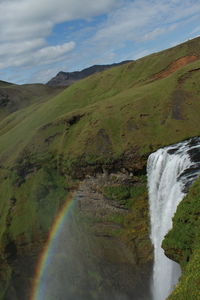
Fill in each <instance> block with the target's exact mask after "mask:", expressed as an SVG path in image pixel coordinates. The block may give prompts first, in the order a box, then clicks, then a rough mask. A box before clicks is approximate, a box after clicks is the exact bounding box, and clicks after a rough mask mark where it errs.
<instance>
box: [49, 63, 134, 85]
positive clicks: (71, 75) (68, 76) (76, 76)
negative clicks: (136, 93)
mask: <svg viewBox="0 0 200 300" xmlns="http://www.w3.org/2000/svg"><path fill="white" fill-rule="evenodd" d="M129 62H131V60H127V61H122V62H120V63H116V64H111V65H94V66H92V67H89V68H86V69H83V70H82V71H75V72H63V71H61V72H59V73H58V74H57V75H56V76H55V77H53V78H52V79H51V80H49V81H48V82H47V85H49V86H69V85H71V84H72V83H74V82H76V81H78V80H80V79H83V78H86V77H88V76H90V75H92V74H94V73H98V72H102V71H104V70H107V69H110V68H112V67H116V66H120V65H123V64H126V63H129Z"/></svg>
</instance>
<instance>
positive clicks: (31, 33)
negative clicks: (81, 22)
mask: <svg viewBox="0 0 200 300" xmlns="http://www.w3.org/2000/svg"><path fill="white" fill-rule="evenodd" d="M113 6H116V1H115V0H101V1H94V0H56V1H55V0H4V1H2V0H1V2H0V11H1V18H0V68H7V67H17V66H18V67H20V66H24V65H27V66H28V65H31V64H35V63H36V64H37V63H42V64H47V63H51V62H56V61H60V60H61V59H63V55H65V54H66V53H67V52H69V51H70V50H72V49H73V48H74V47H75V43H74V42H73V41H71V42H68V43H64V44H62V45H57V46H49V47H48V45H47V42H46V38H47V37H48V36H49V35H50V34H51V32H52V29H53V27H54V26H55V24H58V23H60V22H64V21H70V20H75V19H79V18H90V17H92V16H95V15H98V14H101V13H104V12H107V11H108V10H110V9H111V8H112V7H113Z"/></svg>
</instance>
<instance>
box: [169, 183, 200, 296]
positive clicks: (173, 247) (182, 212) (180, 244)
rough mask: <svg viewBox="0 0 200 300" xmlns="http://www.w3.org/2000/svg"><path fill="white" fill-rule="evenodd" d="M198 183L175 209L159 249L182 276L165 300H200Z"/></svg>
mask: <svg viewBox="0 0 200 300" xmlns="http://www.w3.org/2000/svg"><path fill="white" fill-rule="evenodd" d="M199 199H200V180H199V179H198V180H197V182H195V183H194V184H193V186H192V187H191V188H190V191H189V193H188V195H187V196H186V197H185V198H184V199H183V200H182V202H181V203H180V205H179V206H178V209H177V212H176V214H175V216H174V220H173V229H172V230H171V231H170V232H169V233H168V234H167V236H166V238H165V240H164V242H163V247H164V249H165V251H166V254H167V255H168V256H169V257H171V258H172V259H174V260H175V261H177V262H179V263H180V264H181V267H182V270H183V275H182V276H181V279H180V282H179V284H178V285H177V287H176V289H175V290H174V292H173V293H172V295H171V296H170V297H169V298H168V299H169V300H175V299H176V300H198V299H200V290H199V286H200V218H199V215H200V201H199Z"/></svg>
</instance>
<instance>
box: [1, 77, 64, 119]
mask: <svg viewBox="0 0 200 300" xmlns="http://www.w3.org/2000/svg"><path fill="white" fill-rule="evenodd" d="M60 91H61V89H60V88H51V87H48V86H46V85H43V84H24V85H17V84H11V83H8V82H4V81H0V119H1V120H2V119H3V118H5V117H6V116H7V115H9V114H10V113H13V112H15V111H17V110H20V109H22V108H24V107H27V106H29V105H31V104H34V103H37V102H44V101H45V100H47V99H48V98H50V97H53V96H55V95H56V94H58V93H59V92H60Z"/></svg>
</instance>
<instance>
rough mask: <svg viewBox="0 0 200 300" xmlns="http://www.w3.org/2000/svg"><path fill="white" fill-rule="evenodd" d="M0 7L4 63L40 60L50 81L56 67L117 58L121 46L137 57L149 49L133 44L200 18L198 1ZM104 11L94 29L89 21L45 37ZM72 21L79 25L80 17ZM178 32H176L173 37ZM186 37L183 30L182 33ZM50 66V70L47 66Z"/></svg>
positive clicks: (27, 0) (75, 0)
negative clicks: (52, 40)
mask: <svg viewBox="0 0 200 300" xmlns="http://www.w3.org/2000/svg"><path fill="white" fill-rule="evenodd" d="M0 11H1V18H0V68H1V69H3V68H8V67H17V68H18V71H19V69H20V68H21V67H23V69H21V70H22V72H24V70H28V68H29V70H31V68H34V67H38V68H39V66H40V70H38V72H40V73H38V78H43V79H44V81H46V80H48V79H49V78H48V77H47V76H48V75H49V74H51V73H52V72H53V70H57V69H58V67H61V68H62V69H63V70H64V71H67V70H68V68H70V69H79V68H80V66H81V67H82V66H83V67H85V66H87V65H90V64H93V63H94V64H95V63H98V62H100V63H109V62H113V61H114V60H115V59H116V60H117V57H120V58H121V57H122V55H121V53H120V56H118V53H119V52H120V51H121V49H124V51H125V52H124V53H126V54H124V55H125V59H126V58H127V57H129V58H130V54H132V55H133V57H139V56H141V54H142V53H143V55H145V54H146V53H149V52H148V49H147V50H144V52H143V49H144V48H145V47H144V46H138V47H137V49H135V48H134V47H135V45H138V44H139V43H143V45H144V44H145V43H147V42H148V41H153V40H156V39H158V38H159V37H161V36H164V35H166V34H167V33H169V32H172V33H173V31H175V30H178V28H181V26H183V24H186V23H187V22H188V24H189V23H190V24H191V22H192V21H191V20H197V18H198V17H199V14H200V2H199V1H195V0H170V1H167V0H56V1H55V0H0ZM103 13H105V14H106V18H104V19H101V21H100V22H99V23H98V22H97V23H96V24H95V28H94V29H93V28H91V27H90V26H91V24H90V23H88V27H87V26H86V27H84V28H82V29H81V30H80V32H76V35H74V36H73V35H70V37H69V36H67V34H66V35H65V36H64V37H63V39H62V41H61V40H59V39H58V42H57V43H58V45H56V46H52V45H51V46H50V45H49V44H48V39H47V37H48V36H50V35H51V33H52V30H53V28H54V26H55V25H56V24H59V23H61V22H66V21H72V20H78V19H88V20H90V18H92V17H94V16H98V15H100V14H103ZM197 22H198V20H197ZM66 26H67V25H66ZM69 26H71V24H70V25H69ZM73 26H76V23H74V24H73ZM195 27H196V28H195ZM180 30H181V29H180ZM195 30H196V31H195ZM198 31H199V27H198V23H197V24H196V25H194V33H196V32H198ZM71 32H72V31H71ZM73 34H74V33H73ZM84 34H85V35H84ZM83 36H84V38H82V37H83ZM178 38H179V37H177V36H176V37H174V38H173V39H178ZM183 38H184V35H182V36H181V37H180V39H183ZM186 38H187V36H186ZM173 39H172V40H173ZM172 40H171V41H172ZM75 41H76V43H75ZM128 43H129V46H130V44H131V45H132V49H130V51H129V53H128V51H127V52H126V46H127V44H128ZM169 43H170V41H169ZM169 45H170V44H168V46H169ZM152 47H153V48H154V46H152V45H151V47H150V48H149V49H152ZM140 49H141V51H140ZM154 49H156V47H155V48H154ZM122 59H123V58H122ZM60 62H62V64H61V63H60ZM47 67H48V68H49V69H50V70H51V72H48V70H47ZM42 68H43V69H42ZM58 70H59V69H58ZM33 73H34V79H35V78H36V76H37V75H36V73H35V71H33V70H32V74H33ZM53 75H54V74H53ZM45 76H46V79H45Z"/></svg>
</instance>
